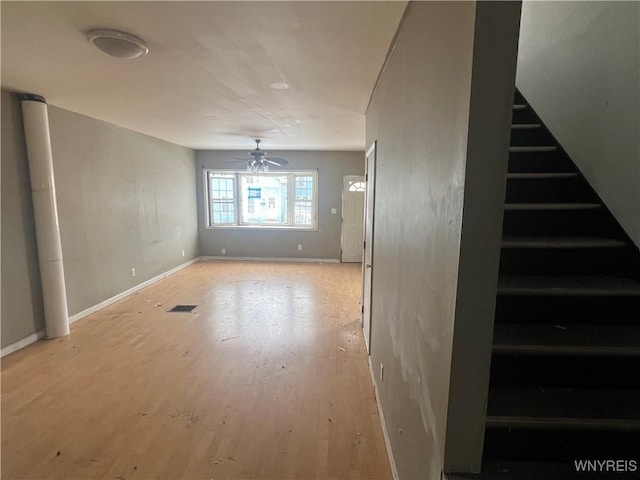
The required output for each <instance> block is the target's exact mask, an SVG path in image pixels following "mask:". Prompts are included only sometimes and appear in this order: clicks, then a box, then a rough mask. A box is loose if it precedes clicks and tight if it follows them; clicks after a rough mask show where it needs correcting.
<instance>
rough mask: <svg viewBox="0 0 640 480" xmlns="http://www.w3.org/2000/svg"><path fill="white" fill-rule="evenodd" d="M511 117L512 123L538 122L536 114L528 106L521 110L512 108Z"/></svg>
mask: <svg viewBox="0 0 640 480" xmlns="http://www.w3.org/2000/svg"><path fill="white" fill-rule="evenodd" d="M519 105H520V104H519ZM512 119H513V120H512V121H513V123H539V122H540V120H539V118H538V116H537V115H536V114H535V113H534V112H533V110H531V109H530V108H525V109H523V110H514V111H513V117H512Z"/></svg>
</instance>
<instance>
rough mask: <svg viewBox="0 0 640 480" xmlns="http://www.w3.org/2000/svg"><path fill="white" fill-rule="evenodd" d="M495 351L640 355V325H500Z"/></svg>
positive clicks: (508, 352) (584, 354)
mask: <svg viewBox="0 0 640 480" xmlns="http://www.w3.org/2000/svg"><path fill="white" fill-rule="evenodd" d="M493 353H494V354H498V355H507V354H512V355H513V354H516V355H518V354H519V355H582V356H587V355H588V356H598V355H603V356H604V355H606V356H636V357H637V356H640V325H544V324H543V325H529V324H525V325H514V324H498V325H496V326H495V329H494V333H493ZM639 400H640V398H639Z"/></svg>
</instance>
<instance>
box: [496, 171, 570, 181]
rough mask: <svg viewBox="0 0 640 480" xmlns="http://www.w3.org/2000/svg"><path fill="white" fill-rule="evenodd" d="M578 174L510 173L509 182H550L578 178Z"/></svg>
mask: <svg viewBox="0 0 640 480" xmlns="http://www.w3.org/2000/svg"><path fill="white" fill-rule="evenodd" d="M578 176H579V175H578V173H577V172H530V173H508V174H507V180H549V179H557V178H576V177H578Z"/></svg>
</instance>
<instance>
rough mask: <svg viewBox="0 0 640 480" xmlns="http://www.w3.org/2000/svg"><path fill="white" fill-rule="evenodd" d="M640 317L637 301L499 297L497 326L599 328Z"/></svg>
mask: <svg viewBox="0 0 640 480" xmlns="http://www.w3.org/2000/svg"><path fill="white" fill-rule="evenodd" d="M638 316H640V299H639V298H638V297H556V296H549V297H532V296H525V295H522V296H519V295H498V298H497V301H496V320H495V321H496V323H523V324H550V325H571V324H586V325H588V324H591V325H601V324H606V323H607V322H610V323H616V324H623V325H624V324H627V325H629V324H634V323H637V322H638Z"/></svg>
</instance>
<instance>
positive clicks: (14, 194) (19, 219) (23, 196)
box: [0, 90, 44, 348]
mask: <svg viewBox="0 0 640 480" xmlns="http://www.w3.org/2000/svg"><path fill="white" fill-rule="evenodd" d="M1 101H2V146H1V150H0V158H1V164H2V165H1V167H2V255H1V257H2V258H1V259H0V261H1V262H2V312H1V318H2V325H1V328H2V331H1V334H2V335H1V338H2V348H4V347H6V346H7V345H11V344H12V343H14V342H17V341H18V340H21V339H23V338H25V337H28V336H29V335H31V334H33V333H35V332H37V331H39V330H42V329H44V314H43V306H42V289H41V287H40V270H39V268H38V253H37V247H36V237H35V235H36V234H35V227H34V224H33V204H32V202H31V187H30V184H29V170H28V166H27V153H26V146H25V143H24V130H23V128H22V113H21V109H20V103H19V102H18V99H17V98H16V96H15V95H12V94H11V93H9V92H7V91H5V90H2V98H1Z"/></svg>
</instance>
